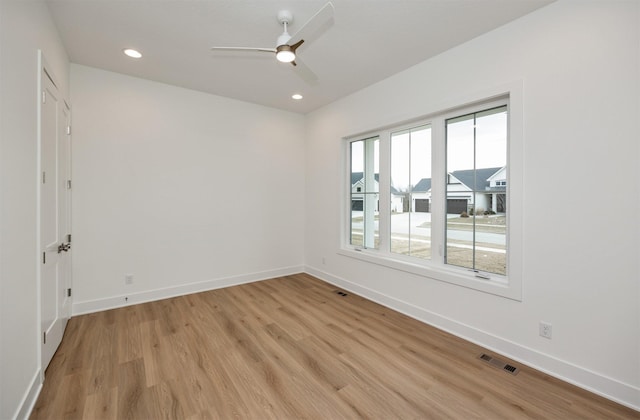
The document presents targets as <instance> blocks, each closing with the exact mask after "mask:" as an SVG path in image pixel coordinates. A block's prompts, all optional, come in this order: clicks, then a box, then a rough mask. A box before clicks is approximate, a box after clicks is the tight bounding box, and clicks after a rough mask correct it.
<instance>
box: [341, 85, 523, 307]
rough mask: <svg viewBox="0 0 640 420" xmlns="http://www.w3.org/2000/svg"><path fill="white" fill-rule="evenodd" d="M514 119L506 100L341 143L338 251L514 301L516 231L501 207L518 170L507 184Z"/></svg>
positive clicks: (508, 203) (506, 206) (508, 205)
mask: <svg viewBox="0 0 640 420" xmlns="http://www.w3.org/2000/svg"><path fill="white" fill-rule="evenodd" d="M520 113H521V107H518V112H516V118H515V119H516V121H518V122H519V121H521V115H520ZM512 120H513V116H512V105H511V103H510V98H509V97H507V96H505V97H503V98H502V99H492V100H490V101H486V102H478V103H477V104H476V105H473V106H466V107H461V108H459V109H457V110H455V108H453V111H450V110H449V111H445V112H442V113H434V114H433V115H430V116H429V117H426V118H424V119H421V120H416V121H415V123H410V124H404V125H399V126H397V127H389V128H386V129H381V130H378V131H375V132H372V133H370V134H369V135H365V136H362V137H360V138H354V139H347V144H348V148H347V151H348V154H349V156H348V162H349V191H350V194H349V199H348V201H349V203H348V208H349V216H348V220H349V223H348V226H349V229H348V235H346V237H347V240H346V242H345V243H346V246H344V247H343V253H344V254H345V255H348V256H352V257H355V258H360V259H364V260H368V261H371V262H374V263H377V264H381V265H387V266H390V267H392V268H397V269H400V270H405V271H409V272H412V273H416V274H420V275H424V276H425V277H431V278H435V279H438V280H443V281H448V282H452V283H456V284H460V285H463V286H468V287H472V288H476V289H479V290H483V291H489V292H491V293H496V294H499V295H503V296H507V297H513V298H516V299H518V298H519V296H520V293H521V286H518V287H512V286H513V284H514V282H513V281H511V280H512V279H510V274H512V273H514V272H513V271H512V265H513V262H514V261H515V262H516V266H518V269H519V266H520V264H521V251H520V249H519V247H518V246H516V248H517V249H516V251H515V253H514V252H513V250H512V249H511V245H510V244H513V243H519V240H520V237H521V232H520V230H518V229H517V230H516V234H515V236H514V237H515V238H516V239H517V240H516V241H513V240H511V239H512V234H513V229H512V226H511V223H512V221H513V220H514V218H513V217H512V216H513V215H512V214H511V213H509V214H508V213H507V211H508V210H509V211H512V208H513V205H512V200H513V194H514V191H513V188H514V185H516V186H518V185H521V179H520V177H521V173H522V172H521V170H516V171H515V173H516V174H518V175H519V176H517V177H516V179H515V181H516V182H514V179H513V177H512V174H513V173H514V172H513V168H512V165H513V163H512V156H519V155H520V153H521V147H520V146H519V145H516V147H512V138H511V137H512V134H513V132H514V129H513V124H512V123H513V121H512ZM516 137H518V136H516ZM518 143H520V141H519V140H518ZM518 193H519V191H516V196H517V197H520V196H521V194H520V195H518ZM517 203H518V202H517V201H516V208H518V209H519V208H520V207H518V206H519V204H517ZM516 219H517V217H516ZM351 251H358V252H356V253H352V252H351ZM512 254H513V255H512Z"/></svg>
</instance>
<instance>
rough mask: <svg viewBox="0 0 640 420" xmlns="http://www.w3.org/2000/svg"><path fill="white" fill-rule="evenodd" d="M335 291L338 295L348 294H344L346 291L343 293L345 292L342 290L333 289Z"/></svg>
mask: <svg viewBox="0 0 640 420" xmlns="http://www.w3.org/2000/svg"><path fill="white" fill-rule="evenodd" d="M335 293H336V294H337V295H340V296H349V295H348V294H346V293H345V292H343V291H342V290H335Z"/></svg>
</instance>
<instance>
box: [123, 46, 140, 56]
mask: <svg viewBox="0 0 640 420" xmlns="http://www.w3.org/2000/svg"><path fill="white" fill-rule="evenodd" d="M122 52H124V53H125V55H127V56H128V57H131V58H142V53H141V52H140V51H137V50H134V49H132V48H126V49H124V50H123V51H122Z"/></svg>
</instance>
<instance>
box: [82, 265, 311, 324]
mask: <svg viewBox="0 0 640 420" xmlns="http://www.w3.org/2000/svg"><path fill="white" fill-rule="evenodd" d="M303 271H304V266H301V265H297V266H291V267H284V268H279V269H274V270H268V271H261V272H257V273H248V274H241V275H238V276H231V277H224V278H219V279H211V280H205V281H200V282H195V283H188V284H182V285H180V286H170V287H164V288H161V289H155V290H147V291H144V292H138V293H131V294H127V295H119V296H112V297H108V298H104V299H96V300H86V301H81V302H75V301H74V302H73V310H72V312H73V316H76V315H82V314H88V313H92V312H99V311H106V310H109V309H115V308H121V307H124V306H131V305H136V304H139V303H145V302H152V301H156V300H161V299H167V298H172V297H176V296H183V295H188V294H191V293H199V292H205V291H207V290H214V289H222V288H224V287H229V286H236V285H239V284H245V283H252V282H256V281H260V280H268V279H272V278H276V277H282V276H288V275H291V274H298V273H302V272H303ZM125 299H126V300H125Z"/></svg>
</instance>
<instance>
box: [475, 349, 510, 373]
mask: <svg viewBox="0 0 640 420" xmlns="http://www.w3.org/2000/svg"><path fill="white" fill-rule="evenodd" d="M479 358H480V360H483V361H485V362H487V363H488V364H490V365H491V366H493V367H495V368H498V369H502V370H504V371H505V372H509V373H510V374H512V375H517V374H518V372H520V369H518V368H517V367H515V366H513V365H510V364H508V363H505V362H503V361H502V360H500V359H498V358H495V357H492V356H489V355H488V354H485V353H482V354H481V355H480V357H479Z"/></svg>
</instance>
